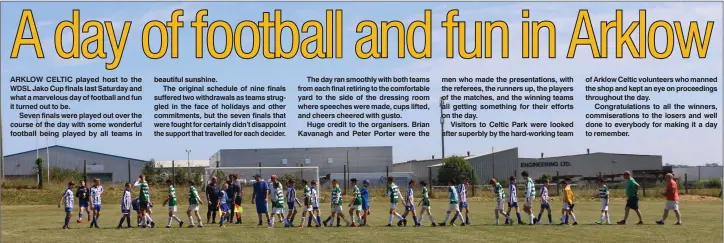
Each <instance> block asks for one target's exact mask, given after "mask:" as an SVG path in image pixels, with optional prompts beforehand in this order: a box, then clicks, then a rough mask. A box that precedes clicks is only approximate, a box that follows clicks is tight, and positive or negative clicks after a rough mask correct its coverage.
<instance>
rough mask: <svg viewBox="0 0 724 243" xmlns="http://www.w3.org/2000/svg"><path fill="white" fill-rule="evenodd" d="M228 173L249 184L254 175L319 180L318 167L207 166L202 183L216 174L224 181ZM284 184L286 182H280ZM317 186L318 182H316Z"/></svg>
mask: <svg viewBox="0 0 724 243" xmlns="http://www.w3.org/2000/svg"><path fill="white" fill-rule="evenodd" d="M230 174H235V175H237V176H238V178H237V180H240V181H241V182H247V183H245V184H251V183H253V182H254V176H255V175H259V176H261V178H262V179H263V180H269V179H270V178H271V176H272V175H277V178H282V177H284V176H285V175H291V176H293V177H294V178H299V179H305V180H307V181H308V182H310V183H311V181H312V180H316V181H317V182H318V183H319V181H320V177H319V167H316V166H304V167H256V166H254V167H209V168H206V169H204V185H206V184H208V183H209V181H210V179H211V177H212V176H216V177H217V179H218V180H219V182H224V181H226V178H219V177H228V175H230ZM282 185H283V186H286V182H282ZM317 185H318V186H319V184H317Z"/></svg>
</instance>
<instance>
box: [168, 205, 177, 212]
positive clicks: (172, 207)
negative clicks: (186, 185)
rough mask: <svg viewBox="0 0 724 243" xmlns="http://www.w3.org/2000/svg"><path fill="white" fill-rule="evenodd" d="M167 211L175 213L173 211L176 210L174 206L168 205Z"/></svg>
mask: <svg viewBox="0 0 724 243" xmlns="http://www.w3.org/2000/svg"><path fill="white" fill-rule="evenodd" d="M168 211H169V212H174V213H175V212H176V206H168Z"/></svg>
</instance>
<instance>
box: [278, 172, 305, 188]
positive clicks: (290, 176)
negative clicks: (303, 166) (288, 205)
mask: <svg viewBox="0 0 724 243" xmlns="http://www.w3.org/2000/svg"><path fill="white" fill-rule="evenodd" d="M289 180H292V181H294V185H295V186H296V187H299V188H301V186H303V185H302V179H301V178H299V177H298V176H296V175H295V174H284V175H283V176H281V177H279V182H281V183H282V185H286V184H287V183H289Z"/></svg>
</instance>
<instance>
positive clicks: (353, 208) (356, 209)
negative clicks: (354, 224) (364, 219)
mask: <svg viewBox="0 0 724 243" xmlns="http://www.w3.org/2000/svg"><path fill="white" fill-rule="evenodd" d="M350 209H352V210H355V211H362V205H352V207H350Z"/></svg>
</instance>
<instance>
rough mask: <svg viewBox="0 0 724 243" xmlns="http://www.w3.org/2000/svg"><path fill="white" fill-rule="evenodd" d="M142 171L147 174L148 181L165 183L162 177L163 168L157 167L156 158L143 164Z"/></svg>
mask: <svg viewBox="0 0 724 243" xmlns="http://www.w3.org/2000/svg"><path fill="white" fill-rule="evenodd" d="M141 173H143V175H145V176H146V181H148V182H152V183H163V182H164V181H163V178H161V169H159V168H156V160H154V159H151V160H150V161H148V163H146V164H144V165H143V168H142V169H141Z"/></svg>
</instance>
